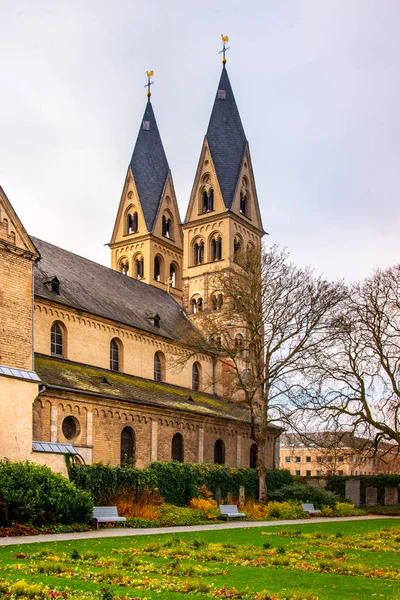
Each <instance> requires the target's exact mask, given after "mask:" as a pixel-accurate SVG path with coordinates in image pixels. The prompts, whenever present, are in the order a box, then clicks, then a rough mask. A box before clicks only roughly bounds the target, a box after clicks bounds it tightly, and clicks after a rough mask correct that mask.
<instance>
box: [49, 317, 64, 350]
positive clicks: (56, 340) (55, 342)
mask: <svg viewBox="0 0 400 600" xmlns="http://www.w3.org/2000/svg"><path fill="white" fill-rule="evenodd" d="M50 347H51V354H54V355H55V356H63V331H62V329H61V325H60V324H59V323H57V322H55V323H53V325H52V326H51V335H50Z"/></svg>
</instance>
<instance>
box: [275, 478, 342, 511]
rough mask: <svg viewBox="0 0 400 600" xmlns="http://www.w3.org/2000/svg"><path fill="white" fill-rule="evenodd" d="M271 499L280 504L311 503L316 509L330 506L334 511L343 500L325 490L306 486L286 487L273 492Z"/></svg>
mask: <svg viewBox="0 0 400 600" xmlns="http://www.w3.org/2000/svg"><path fill="white" fill-rule="evenodd" d="M271 498H273V499H274V500H277V501H278V502H285V501H288V500H296V501H298V502H302V503H310V504H314V507H315V508H317V509H320V508H322V507H323V506H329V507H330V508H332V509H334V508H335V506H336V503H337V502H340V500H341V498H340V496H338V495H337V494H333V493H332V492H328V491H326V490H325V489H324V488H320V487H313V486H311V485H304V484H303V485H299V484H294V485H285V486H283V487H282V488H281V489H280V490H278V491H276V492H273V493H272V494H271Z"/></svg>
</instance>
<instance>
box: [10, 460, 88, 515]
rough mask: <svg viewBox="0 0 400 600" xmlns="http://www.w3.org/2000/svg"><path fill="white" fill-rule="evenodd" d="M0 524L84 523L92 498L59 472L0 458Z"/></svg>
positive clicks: (28, 463) (26, 462)
mask: <svg viewBox="0 0 400 600" xmlns="http://www.w3.org/2000/svg"><path fill="white" fill-rule="evenodd" d="M0 502H1V505H2V511H1V513H0V517H1V519H2V522H1V524H2V525H8V524H10V523H13V522H18V523H30V524H32V525H43V524H45V523H46V524H47V523H61V524H70V523H87V522H89V521H90V520H91V519H92V514H93V513H92V509H93V499H92V497H91V495H90V494H88V493H87V492H84V491H82V490H81V489H78V488H77V487H76V486H75V485H74V484H73V483H71V482H70V481H68V479H66V478H65V477H63V476H62V475H60V474H59V473H53V472H52V471H51V469H49V468H48V467H46V466H42V465H37V464H35V463H30V462H29V461H25V462H11V461H10V460H8V459H4V460H1V461H0Z"/></svg>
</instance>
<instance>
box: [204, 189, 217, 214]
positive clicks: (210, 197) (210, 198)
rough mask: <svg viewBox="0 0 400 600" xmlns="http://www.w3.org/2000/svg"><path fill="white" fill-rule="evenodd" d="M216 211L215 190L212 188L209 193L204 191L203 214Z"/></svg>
mask: <svg viewBox="0 0 400 600" xmlns="http://www.w3.org/2000/svg"><path fill="white" fill-rule="evenodd" d="M212 210H214V190H213V189H212V188H210V190H209V191H208V192H207V191H206V190H204V192H203V208H202V212H203V213H205V212H210V211H212Z"/></svg>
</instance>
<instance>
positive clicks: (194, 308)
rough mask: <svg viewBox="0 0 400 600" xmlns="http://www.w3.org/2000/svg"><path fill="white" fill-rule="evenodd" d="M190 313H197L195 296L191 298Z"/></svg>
mask: <svg viewBox="0 0 400 600" xmlns="http://www.w3.org/2000/svg"><path fill="white" fill-rule="evenodd" d="M191 304H192V314H193V315H195V314H196V313H197V300H196V298H192V302H191Z"/></svg>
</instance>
